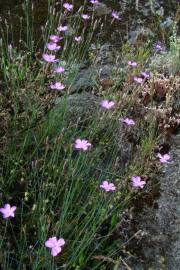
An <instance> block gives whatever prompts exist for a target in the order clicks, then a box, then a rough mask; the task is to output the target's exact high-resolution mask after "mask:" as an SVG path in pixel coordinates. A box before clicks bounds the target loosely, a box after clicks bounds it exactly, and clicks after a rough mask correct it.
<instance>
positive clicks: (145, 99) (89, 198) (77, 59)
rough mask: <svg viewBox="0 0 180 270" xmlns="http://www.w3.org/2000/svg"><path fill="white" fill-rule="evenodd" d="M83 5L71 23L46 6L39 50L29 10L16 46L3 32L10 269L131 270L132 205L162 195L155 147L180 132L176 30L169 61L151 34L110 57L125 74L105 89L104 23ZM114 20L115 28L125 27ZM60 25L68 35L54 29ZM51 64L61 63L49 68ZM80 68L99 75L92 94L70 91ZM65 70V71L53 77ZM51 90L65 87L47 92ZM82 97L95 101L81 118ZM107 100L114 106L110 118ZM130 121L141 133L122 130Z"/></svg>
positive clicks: (5, 234)
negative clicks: (51, 244) (52, 246)
mask: <svg viewBox="0 0 180 270" xmlns="http://www.w3.org/2000/svg"><path fill="white" fill-rule="evenodd" d="M86 5H87V3H86ZM86 5H84V6H81V8H80V9H79V10H78V11H77V12H76V13H75V14H74V15H72V12H71V11H68V10H66V11H64V10H65V8H64V7H63V6H61V8H60V9H59V11H56V9H55V8H56V6H55V3H54V1H50V0H49V2H48V15H47V22H46V24H45V27H44V28H43V29H42V30H43V31H42V34H41V36H40V38H39V39H38V40H37V39H35V37H34V35H35V33H36V31H37V29H34V22H33V19H34V18H33V16H32V15H33V12H34V7H33V6H31V8H30V4H29V2H28V0H24V3H23V11H24V15H23V19H21V18H20V24H19V25H20V26H21V27H20V29H19V33H18V40H19V42H17V40H16V39H17V33H16V37H14V35H15V32H16V31H17V27H16V28H15V29H14V28H13V25H9V24H8V22H7V21H6V22H5V24H1V37H2V38H1V39H0V72H1V75H0V76H1V78H0V80H1V81H0V106H1V111H0V116H1V120H0V126H1V130H0V134H1V142H0V143H1V147H0V155H1V159H0V167H1V170H0V205H1V209H2V208H3V207H4V205H5V204H10V205H11V206H16V207H17V208H16V210H15V215H14V217H11V218H4V219H3V216H2V217H1V219H0V224H1V226H0V265H1V268H2V269H4V270H6V269H7V270H10V269H16V270H17V269H19V270H22V269H34V270H42V269H76V270H77V269H80V270H83V269H84V270H87V269H93V270H95V269H98V270H99V269H101V270H103V269H114V270H115V269H118V267H119V266H120V265H124V266H125V267H127V264H126V262H125V261H124V259H123V258H124V256H125V255H126V252H127V250H126V246H127V245H128V244H129V240H125V237H124V234H123V232H122V227H121V222H120V221H121V219H122V216H123V214H124V213H125V212H126V211H128V210H129V209H130V207H132V206H133V205H134V202H135V201H136V200H142V201H143V200H144V201H146V196H147V194H149V193H151V192H152V191H153V189H154V188H155V187H156V186H157V181H156V173H157V171H158V167H159V166H160V162H159V160H158V158H157V153H161V155H164V154H168V153H167V152H166V151H164V150H162V148H160V147H159V145H160V144H161V143H160V142H161V141H162V140H163V141H164V142H165V141H166V139H167V137H168V136H169V135H170V134H171V133H172V132H174V131H176V130H177V128H178V125H179V122H178V121H179V120H178V115H177V113H178V108H177V106H178V105H177V104H175V97H177V95H178V85H179V78H178V74H179V72H180V67H179V61H177V59H178V56H179V53H180V42H179V37H178V35H177V22H178V21H177V20H178V19H177V18H175V19H174V23H173V26H172V27H171V29H170V30H169V36H168V37H167V41H166V44H164V46H166V49H165V50H164V49H163V45H162V48H160V49H157V47H154V46H155V45H154V44H155V43H156V41H154V39H156V35H155V36H154V39H152V40H150V41H149V40H148V41H145V42H144V43H143V42H142V44H138V46H132V45H131V44H130V43H129V42H124V44H123V45H122V47H121V48H119V50H118V51H116V52H115V55H116V56H115V58H116V59H118V62H119V63H120V64H119V65H116V64H117V63H116V64H115V65H114V68H113V69H112V76H111V78H110V79H108V80H109V81H110V83H108V86H105V85H104V84H103V83H102V81H101V79H100V77H99V73H98V72H99V70H98V64H97V63H98V57H99V56H98V53H97V54H96V53H94V51H93V50H92V48H91V44H92V42H93V43H94V44H95V45H97V47H98V45H99V44H100V42H101V41H100V38H98V39H97V38H94V37H95V36H96V32H97V31H100V30H101V31H103V26H102V25H101V20H102V19H99V18H96V16H95V11H94V10H93V11H92V12H91V13H88V15H90V18H89V19H83V18H82V14H86V13H87V9H86V8H87V6H86ZM91 5H92V4H91ZM109 16H110V18H109V21H110V22H111V23H112V24H115V25H116V24H118V23H119V19H118V18H116V17H114V18H113V17H111V14H110V15H109ZM156 23H157V21H156ZM65 25H67V26H68V30H67V31H66V32H63V31H58V30H57V27H59V26H65ZM101 26H102V27H101ZM38 31H39V30H38ZM24 33H25V34H26V38H24ZM52 34H56V35H58V36H59V37H61V36H62V37H63V40H62V41H59V43H58V44H59V46H61V49H59V50H57V51H55V52H54V51H53V53H52V52H51V51H49V50H47V44H48V43H49V38H50V36H51V35H52ZM99 36H100V35H99ZM75 37H76V38H78V37H81V38H80V40H78V39H77V40H75ZM13 38H14V39H13ZM9 40H11V43H9ZM51 45H52V44H51ZM159 46H160V45H159ZM45 54H47V55H50V54H53V55H56V59H60V60H59V61H58V62H53V61H52V62H50V61H49V60H48V61H47V59H46V60H45V58H44V59H43V55H45ZM164 59H166V61H164ZM85 60H88V62H89V63H90V66H91V67H92V69H93V72H94V73H93V76H94V77H93V84H92V85H91V86H90V87H89V88H86V89H85V88H83V87H84V86H82V87H81V88H80V89H79V90H78V91H79V92H78V91H77V92H76V89H74V88H73V85H74V84H75V82H76V81H77V75H78V74H79V72H80V71H81V65H82V63H83V62H85ZM128 61H132V62H133V61H134V63H137V66H136V65H135V64H134V66H133V64H132V63H129V64H128ZM58 66H61V67H62V68H64V69H65V71H64V72H60V73H57V72H54V71H55V69H56V68H57V67H58ZM141 72H145V74H144V75H143V74H141ZM165 72H168V76H167V77H166V78H165ZM146 75H147V77H146ZM149 76H150V77H149ZM56 82H61V84H62V85H63V86H64V87H65V88H64V89H63V90H58V87H56V86H55V88H56V89H52V88H53V87H52V85H55V83H56ZM62 85H60V86H62ZM72 89H73V90H72ZM80 92H81V93H80ZM84 92H89V93H90V94H91V95H92V96H93V98H94V99H95V101H93V102H91V100H90V99H88V100H87V101H82V105H80V107H81V109H82V110H80V112H79V111H77V110H76V105H71V103H70V97H73V95H74V97H75V96H76V97H77V96H79V98H81V96H83V93H84ZM102 100H107V101H113V102H114V105H113V106H112V108H107V107H104V106H102V103H101V101H102ZM57 101H58V102H57ZM77 103H78V102H77ZM72 106H75V107H72ZM89 112H91V113H89ZM126 118H128V119H129V120H133V121H134V124H133V125H131V124H128V123H126V122H125V119H126ZM78 138H80V139H85V140H87V141H88V142H89V143H90V144H91V147H89V148H88V149H86V150H87V151H86V150H83V149H79V148H78V147H76V140H77V139H78ZM160 161H161V160H160ZM133 176H140V177H141V180H142V181H144V182H145V185H144V186H143V187H140V186H139V187H138V186H135V184H134V183H133V180H132V177H133ZM103 181H108V182H109V183H113V184H114V186H115V190H114V191H113V190H111V191H109V192H108V191H107V190H106V189H103V188H102V187H101V185H102V183H103ZM1 213H2V211H1ZM53 236H54V237H55V236H56V237H57V238H58V239H59V238H63V239H64V241H65V245H63V247H62V250H61V252H59V253H60V254H58V256H51V254H50V252H49V251H50V250H48V248H47V247H46V246H45V242H46V241H47V240H48V239H49V238H51V237H53ZM132 238H133V237H132Z"/></svg>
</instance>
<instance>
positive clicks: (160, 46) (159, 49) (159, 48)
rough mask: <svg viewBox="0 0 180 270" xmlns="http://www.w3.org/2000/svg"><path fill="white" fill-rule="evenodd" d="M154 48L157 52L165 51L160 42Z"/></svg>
mask: <svg viewBox="0 0 180 270" xmlns="http://www.w3.org/2000/svg"><path fill="white" fill-rule="evenodd" d="M154 48H155V50H156V51H162V50H163V47H162V45H161V43H160V42H158V43H156V44H155V45H154Z"/></svg>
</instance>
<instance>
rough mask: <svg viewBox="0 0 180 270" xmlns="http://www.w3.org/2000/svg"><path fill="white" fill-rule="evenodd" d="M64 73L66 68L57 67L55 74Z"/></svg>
mask: <svg viewBox="0 0 180 270" xmlns="http://www.w3.org/2000/svg"><path fill="white" fill-rule="evenodd" d="M64 71H65V68H64V67H56V68H55V70H54V73H64Z"/></svg>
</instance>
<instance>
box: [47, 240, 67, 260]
mask: <svg viewBox="0 0 180 270" xmlns="http://www.w3.org/2000/svg"><path fill="white" fill-rule="evenodd" d="M64 245H65V241H64V239H63V238H60V239H59V240H58V239H57V237H51V238H49V239H48V240H47V241H46V242H45V247H47V248H49V249H51V255H52V256H57V255H58V254H59V253H60V252H61V250H62V248H61V247H62V246H64Z"/></svg>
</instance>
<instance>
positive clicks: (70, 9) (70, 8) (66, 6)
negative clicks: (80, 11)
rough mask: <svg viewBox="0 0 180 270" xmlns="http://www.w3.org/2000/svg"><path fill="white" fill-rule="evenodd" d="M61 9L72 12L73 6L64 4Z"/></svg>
mask: <svg viewBox="0 0 180 270" xmlns="http://www.w3.org/2000/svg"><path fill="white" fill-rule="evenodd" d="M63 7H64V8H65V9H66V10H68V11H72V10H73V5H72V4H69V3H64V4H63Z"/></svg>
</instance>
